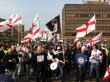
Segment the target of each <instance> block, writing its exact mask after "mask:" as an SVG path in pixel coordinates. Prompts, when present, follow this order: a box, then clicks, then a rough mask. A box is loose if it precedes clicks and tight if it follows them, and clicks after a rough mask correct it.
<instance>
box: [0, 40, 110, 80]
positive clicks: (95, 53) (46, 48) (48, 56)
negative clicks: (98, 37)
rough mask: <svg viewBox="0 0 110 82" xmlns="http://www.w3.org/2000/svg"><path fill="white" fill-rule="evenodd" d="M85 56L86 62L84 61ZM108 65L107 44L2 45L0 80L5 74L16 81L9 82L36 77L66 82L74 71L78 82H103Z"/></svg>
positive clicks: (0, 50)
mask: <svg viewBox="0 0 110 82" xmlns="http://www.w3.org/2000/svg"><path fill="white" fill-rule="evenodd" d="M78 55H80V56H79V57H78ZM82 56H84V57H86V59H82V58H83V57H82ZM53 62H57V68H56V69H55V70H52V69H51V67H50V65H51V64H52V63H53ZM109 64H110V49H109V47H108V46H107V45H104V44H94V45H93V46H92V47H90V46H85V45H83V44H82V43H81V42H80V41H76V42H75V43H74V44H71V45H69V44H63V43H58V44H56V45H52V44H50V43H47V42H37V43H30V42H29V43H25V44H19V45H15V44H11V43H3V42H0V80H1V75H3V74H5V75H10V76H12V78H13V79H12V78H11V80H13V81H10V82H14V81H16V77H17V78H22V77H23V76H26V78H27V79H29V80H30V79H33V77H35V81H36V82H52V81H53V79H52V78H53V77H56V78H59V79H61V82H66V77H67V76H68V75H69V74H70V73H71V71H73V70H75V71H76V73H75V75H74V76H75V82H84V81H85V80H90V81H91V80H92V79H93V78H95V79H96V82H100V79H102V78H103V76H104V74H105V71H106V68H107V67H108V66H109ZM1 66H2V67H1ZM1 68H2V69H1ZM3 82H5V81H3ZM6 82H8V81H6Z"/></svg>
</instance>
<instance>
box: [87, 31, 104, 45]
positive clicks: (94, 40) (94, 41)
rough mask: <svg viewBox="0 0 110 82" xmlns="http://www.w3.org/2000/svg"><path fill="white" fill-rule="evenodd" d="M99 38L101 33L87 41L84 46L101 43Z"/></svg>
mask: <svg viewBox="0 0 110 82" xmlns="http://www.w3.org/2000/svg"><path fill="white" fill-rule="evenodd" d="M101 37H102V32H101V33H100V34H98V35H97V36H95V37H94V38H92V39H91V40H89V41H87V42H86V43H85V45H87V46H93V44H96V43H98V42H100V41H101Z"/></svg>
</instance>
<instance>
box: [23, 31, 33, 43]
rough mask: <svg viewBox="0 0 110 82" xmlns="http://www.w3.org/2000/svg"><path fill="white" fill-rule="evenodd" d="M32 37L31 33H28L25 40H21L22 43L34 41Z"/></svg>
mask: <svg viewBox="0 0 110 82" xmlns="http://www.w3.org/2000/svg"><path fill="white" fill-rule="evenodd" d="M31 36H32V35H31V33H28V34H27V35H26V36H25V37H24V38H22V39H21V43H25V42H28V41H30V40H31V39H32V38H31Z"/></svg>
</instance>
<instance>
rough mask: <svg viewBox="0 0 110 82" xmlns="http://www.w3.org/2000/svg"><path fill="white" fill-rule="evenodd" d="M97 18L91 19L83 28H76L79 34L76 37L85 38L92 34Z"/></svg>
mask: <svg viewBox="0 0 110 82" xmlns="http://www.w3.org/2000/svg"><path fill="white" fill-rule="evenodd" d="M95 24H96V18H95V15H94V16H93V17H92V18H91V19H90V21H89V22H87V23H86V24H83V25H82V26H80V27H78V28H76V31H77V34H76V37H78V38H79V37H84V36H86V35H87V34H89V33H90V32H92V31H94V30H95Z"/></svg>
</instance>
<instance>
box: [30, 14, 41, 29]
mask: <svg viewBox="0 0 110 82" xmlns="http://www.w3.org/2000/svg"><path fill="white" fill-rule="evenodd" d="M38 19H39V16H38V13H37V14H36V16H35V18H34V19H33V20H32V23H31V27H32V28H33V27H34V26H36V25H38V24H39V20H38Z"/></svg>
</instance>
